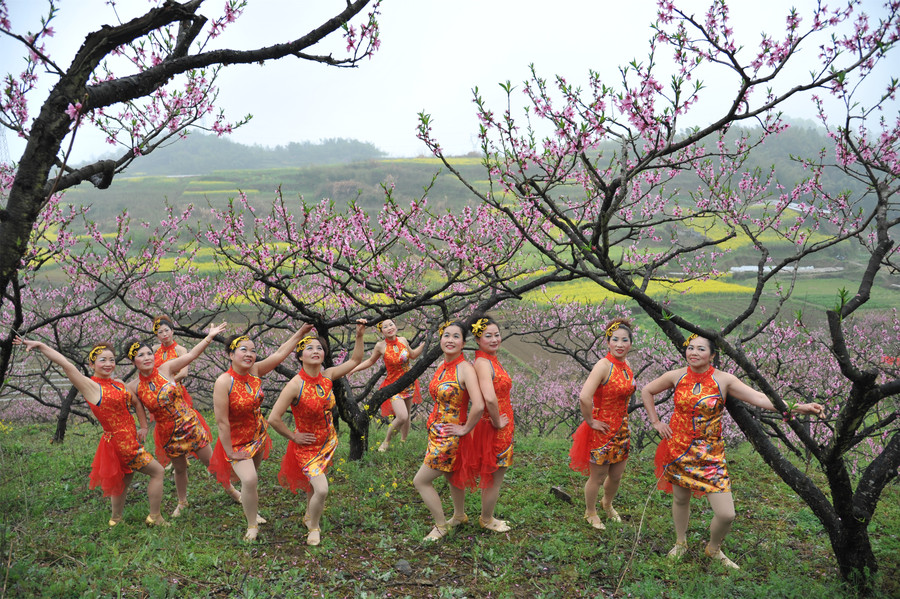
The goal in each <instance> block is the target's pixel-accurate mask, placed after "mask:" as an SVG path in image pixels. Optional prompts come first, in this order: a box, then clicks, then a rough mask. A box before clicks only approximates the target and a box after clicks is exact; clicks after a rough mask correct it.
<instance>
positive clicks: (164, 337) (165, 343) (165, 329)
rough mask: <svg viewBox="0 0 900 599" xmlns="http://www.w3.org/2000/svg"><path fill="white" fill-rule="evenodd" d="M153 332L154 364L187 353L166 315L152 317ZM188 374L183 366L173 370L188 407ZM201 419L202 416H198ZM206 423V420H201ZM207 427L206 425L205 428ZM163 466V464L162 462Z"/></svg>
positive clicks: (190, 405)
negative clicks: (154, 342) (185, 383)
mask: <svg viewBox="0 0 900 599" xmlns="http://www.w3.org/2000/svg"><path fill="white" fill-rule="evenodd" d="M153 334H154V335H156V339H157V341H159V343H156V344H154V345H153V348H152V349H153V361H154V365H155V366H161V365H162V364H163V363H164V362H168V361H169V360H174V359H175V358H177V357H179V356H183V355H185V354H186V353H187V349H185V347H184V346H183V345H179V343H178V342H177V341H175V324H174V323H173V322H172V319H171V318H169V317H168V316H157V317H156V318H154V319H153ZM187 374H188V367H187V366H184V367H183V368H182V369H181V370H178V371H176V372H175V375H174V380H175V383H176V384H177V385H178V386H180V387H181V396H182V397H183V398H184V401H185V402H186V403H187V405H188V406H189V407H194V400H193V398H192V397H191V394H190V393H188V391H187V389H185V388H184V384H183V381H184V379H185V377H186V376H187ZM200 418H201V420H202V418H203V417H202V416H200ZM203 424H204V425H206V422H205V421H204V422H203ZM208 428H209V427H208V426H207V429H208ZM163 465H164V466H165V464H163Z"/></svg>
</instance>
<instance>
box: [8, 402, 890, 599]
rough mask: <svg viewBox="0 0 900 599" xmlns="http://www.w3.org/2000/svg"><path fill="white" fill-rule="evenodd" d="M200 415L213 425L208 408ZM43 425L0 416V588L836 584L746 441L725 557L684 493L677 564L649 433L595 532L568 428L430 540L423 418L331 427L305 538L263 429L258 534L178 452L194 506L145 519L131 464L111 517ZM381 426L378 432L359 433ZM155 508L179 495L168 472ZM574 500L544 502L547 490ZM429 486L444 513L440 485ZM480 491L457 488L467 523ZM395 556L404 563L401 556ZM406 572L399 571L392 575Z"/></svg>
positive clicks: (667, 589) (709, 591)
mask: <svg viewBox="0 0 900 599" xmlns="http://www.w3.org/2000/svg"><path fill="white" fill-rule="evenodd" d="M207 420H208V421H209V422H210V423H214V419H213V418H212V417H211V414H207ZM51 433H52V430H51V428H50V427H49V425H12V426H5V425H4V426H3V427H2V430H0V472H3V474H4V476H3V477H2V478H0V505H3V506H4V509H3V512H2V516H0V581H2V583H0V584H2V587H0V588H2V591H0V596H5V597H66V598H69V597H97V596H104V597H112V596H119V597H188V596H190V597H247V598H249V597H313V596H316V597H348V596H353V597H488V596H490V597H529V598H531V597H560V598H566V599H568V598H571V597H610V596H612V595H613V592H614V591H615V590H616V589H618V592H619V596H623V597H627V596H633V597H669V598H676V597H685V598H687V597H690V598H691V599H700V598H703V597H710V598H716V599H720V598H721V597H735V598H738V597H740V598H751V597H758V598H761V599H771V598H773V597H798V598H809V597H849V596H851V594H850V593H849V591H848V590H847V589H845V588H844V586H843V585H842V583H841V582H840V581H839V579H838V575H837V571H836V567H835V564H834V561H833V559H832V558H831V557H830V548H829V545H828V540H827V537H826V535H825V533H824V532H823V531H822V529H821V527H820V526H819V523H818V521H817V520H816V519H815V517H813V515H812V513H811V512H810V510H809V509H807V508H806V507H805V505H804V504H803V503H802V502H801V501H800V500H799V499H798V498H797V497H796V496H795V495H794V494H793V492H791V490H790V489H789V488H788V487H787V486H786V485H784V484H783V483H782V482H781V481H780V480H779V479H778V478H777V477H776V476H775V475H774V474H773V473H772V472H771V471H770V470H769V469H768V468H767V467H766V466H765V464H764V463H763V462H762V460H761V459H760V458H759V457H758V456H757V455H756V454H755V453H753V452H752V451H751V450H750V449H749V447H748V446H747V445H746V444H744V445H742V446H740V447H736V448H735V447H731V448H729V449H728V450H727V451H728V454H729V467H730V470H731V474H732V478H733V481H734V493H735V503H736V508H737V513H738V518H737V520H736V521H735V526H734V529H733V531H732V533H731V534H730V535H729V537H728V538H727V539H726V542H725V547H724V548H725V550H726V552H727V553H728V554H729V555H730V556H731V557H732V558H733V559H734V560H735V561H737V562H738V563H739V564H740V565H741V566H742V570H741V571H739V572H731V571H726V570H724V569H723V568H722V567H720V566H718V565H717V564H712V563H710V561H709V560H708V559H706V558H705V557H704V556H703V554H702V548H703V544H704V543H705V540H706V539H707V534H708V526H709V521H710V518H711V513H710V511H709V508H708V505H707V503H706V502H705V501H697V500H695V501H694V504H693V505H694V508H693V512H692V519H691V526H690V529H689V533H688V542H689V547H690V549H689V553H688V554H687V556H686V557H685V558H684V559H683V561H682V562H681V563H680V564H677V565H673V564H672V563H671V562H669V560H668V559H667V558H666V552H667V551H668V550H669V548H670V547H671V545H672V543H673V538H674V533H673V529H672V522H671V513H670V507H671V498H670V497H668V496H666V495H664V494H662V493H661V492H657V491H654V488H655V477H654V475H653V449H654V448H653V447H648V448H645V449H644V451H643V452H641V453H640V454H639V455H633V456H632V458H631V460H630V462H629V464H628V468H627V470H626V473H625V477H624V480H623V485H622V488H621V490H620V492H619V496H618V500H617V508H618V510H619V512H620V513H621V514H622V517H623V519H624V522H623V523H622V524H621V525H614V524H610V525H609V526H608V528H607V530H606V531H605V532H599V531H595V530H593V529H591V528H590V527H589V526H588V525H587V524H586V523H585V522H584V521H583V519H582V513H583V509H584V508H583V504H582V501H583V500H582V499H581V489H582V486H583V484H584V477H582V476H581V475H579V474H575V473H573V472H572V471H571V470H569V469H568V467H567V462H568V460H567V453H568V449H569V442H568V440H566V439H564V438H550V439H545V438H537V437H522V436H519V437H518V438H517V441H516V443H517V445H516V458H515V464H514V466H513V467H512V468H511V469H510V471H509V473H508V475H507V482H506V485H505V487H504V492H503V494H502V495H501V497H500V502H499V504H498V508H497V515H498V517H501V518H504V519H508V520H509V522H510V524H511V525H512V527H513V528H512V531H510V532H509V533H506V534H499V535H498V534H496V533H490V532H487V531H483V530H481V529H480V528H479V527H478V526H477V524H476V525H472V524H469V525H465V526H462V527H460V528H458V529H456V530H455V531H454V532H453V533H452V534H451V535H450V536H449V537H448V538H446V539H444V540H442V541H441V542H438V543H435V544H431V545H426V544H423V543H422V542H421V539H422V537H423V536H424V535H425V534H426V533H427V532H428V530H429V529H430V523H429V517H428V512H427V510H426V508H425V506H424V505H423V504H422V502H421V500H420V499H419V496H418V494H417V493H416V491H415V489H414V488H413V487H412V484H411V480H412V477H413V475H414V473H415V472H416V470H417V469H418V467H419V465H420V464H421V460H422V455H423V454H424V435H423V432H422V423H421V419H419V420H417V421H416V422H414V430H413V432H412V434H411V435H410V440H409V442H407V443H406V444H403V445H401V444H396V446H395V447H392V448H391V451H390V452H389V453H386V454H380V453H377V452H371V453H369V454H368V455H366V457H365V458H364V459H363V460H361V461H359V462H355V463H348V462H346V461H345V460H346V455H347V453H346V448H347V442H346V438H345V437H343V436H342V439H341V445H340V446H339V448H338V452H337V456H336V462H335V466H334V469H333V470H332V472H331V473H330V476H329V480H330V494H329V497H328V500H327V503H326V509H325V515H324V518H323V522H322V535H323V537H322V538H323V543H322V545H321V546H320V547H317V548H310V547H307V546H306V545H305V544H304V540H305V534H304V529H303V528H302V524H301V522H300V517H301V515H302V504H301V500H300V499H299V498H298V497H297V496H294V495H292V494H290V493H288V492H287V491H284V490H283V489H281V488H280V487H279V486H278V485H277V482H276V473H277V470H278V468H279V461H280V458H281V456H282V455H283V453H284V449H285V443H284V440H283V439H281V438H280V437H277V436H276V437H275V439H274V440H275V447H274V449H273V452H272V457H271V458H270V459H269V460H268V461H266V462H264V464H263V466H262V469H261V474H260V498H261V508H260V512H261V513H262V514H263V515H264V516H265V517H266V518H267V519H268V520H269V524H266V525H264V526H263V527H262V529H261V531H260V538H259V540H258V542H257V543H256V544H254V545H246V544H244V543H242V542H241V541H240V537H241V535H242V534H243V531H244V521H243V515H242V512H241V509H240V506H238V505H236V504H234V503H231V502H230V500H228V498H227V497H226V495H225V494H224V492H222V490H221V488H220V487H218V485H217V484H216V483H215V481H214V479H213V478H211V477H209V476H206V475H205V474H204V473H203V472H202V471H201V470H202V468H201V467H200V466H198V463H197V462H196V461H192V462H191V467H190V470H189V472H190V477H191V481H190V485H189V499H190V502H191V506H190V508H189V509H188V511H187V512H186V514H185V515H183V516H182V517H181V518H180V519H179V520H178V521H177V525H175V526H171V527H169V528H162V529H148V528H147V527H145V526H144V525H143V518H144V517H145V516H146V512H147V499H146V477H143V476H141V475H140V474H137V475H135V479H134V482H135V484H134V488H133V489H132V490H131V495H130V496H129V499H128V503H127V506H126V509H125V522H124V523H123V524H122V525H120V526H117V527H116V528H114V529H109V528H107V525H106V521H107V519H108V517H109V502H108V500H106V499H103V498H102V497H101V495H100V493H99V492H97V491H96V490H94V491H91V490H88V489H87V475H88V471H89V469H90V463H91V458H92V456H93V453H94V450H95V448H96V445H97V441H98V439H99V437H100V429H99V428H98V427H94V426H91V425H88V424H74V425H73V426H72V427H71V428H70V433H69V435H68V436H67V441H66V443H65V445H62V446H49V445H47V439H49V438H50V436H51ZM383 435H384V429H381V430H378V431H376V432H375V433H374V437H375V439H374V441H373V442H372V443H371V444H372V445H373V446H374V445H377V442H378V441H380V440H381V438H382V437H383ZM165 484H166V486H165V497H164V513H166V514H168V513H170V512H171V510H172V509H173V508H174V507H175V497H174V485H173V482H172V479H171V476H169V477H167V480H166V483H165ZM554 486H556V487H560V488H561V489H563V490H564V491H566V492H567V493H569V494H570V495H571V497H572V498H573V502H572V503H567V502H565V501H562V500H560V499H558V498H557V497H556V496H555V495H554V494H552V493H551V487H554ZM437 489H438V492H439V493H440V494H441V495H442V497H443V499H444V505H445V509H448V510H449V505H450V500H449V495H448V492H447V489H446V486H445V484H444V483H443V482H438V483H437ZM478 510H479V507H478V497H477V496H476V495H473V494H469V495H468V496H467V512H468V515H469V517H470V518H473V517H474V520H475V521H477V515H478ZM870 531H871V535H872V541H873V544H874V550H875V554H876V555H877V556H878V559H879V562H880V567H881V572H882V576H881V578H880V579H879V582H878V593H877V595H876V596H877V597H885V598H886V597H895V596H897V594H898V593H900V586H898V583H900V581H898V579H897V577H896V576H895V573H896V572H897V571H900V570H898V568H900V544H898V538H900V536H898V532H900V488H898V487H897V485H893V486H890V487H889V488H888V489H887V490H886V492H885V493H884V495H883V497H882V499H881V503H880V505H879V508H878V511H877V512H876V513H875V515H874V518H873V521H872V525H871V526H870ZM401 560H405V562H406V563H407V564H408V568H409V569H408V570H406V566H405V564H402V563H401ZM404 572H406V573H404Z"/></svg>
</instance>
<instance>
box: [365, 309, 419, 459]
mask: <svg viewBox="0 0 900 599" xmlns="http://www.w3.org/2000/svg"><path fill="white" fill-rule="evenodd" d="M375 326H376V328H377V329H378V330H379V331H380V332H381V334H382V335H384V340H382V341H379V342H378V343H376V344H375V347H374V348H372V355H371V356H369V357H368V358H367V359H366V361H365V362H363V363H362V364H360V365H359V366H357V367H356V368H354V369H353V372H359V371H361V370H366V369H368V368H371V367H372V366H373V365H374V364H375V362H377V361H378V359H379V358H382V357H383V358H384V368H385V370H386V371H387V372H386V375H385V377H384V382H383V383H381V386H382V387H387V386H388V385H390V384H391V383H393V382H394V381H396V380H397V379H399V378H400V377H401V376H403V375H404V374H405V373H406V372H407V371H408V370H409V367H410V362H412V361H413V360H415V359H416V358H418V357H419V356H420V355H421V354H422V350H423V349H424V348H425V344H424V343H420V344H419V346H418V347H416V348H415V349H412V348H410V346H409V341H407V340H406V338H405V337H398V336H397V325H396V324H394V321H393V320H391V319H388V320H383V321H381V322H379V323H378V324H377V325H375ZM414 403H422V394H421V393H420V392H419V381H416V382H415V383H413V384H412V385H410V386H409V387H407V388H406V389H404V390H402V391H400V392H399V393H397V394H396V395H394V396H393V397H391V398H390V399H386V400H385V401H384V403H383V404H381V415H382V416H384V417H385V418H388V417H390V416H392V415H393V416H394V421H393V422H391V425H390V426H389V427H388V430H387V436H385V438H384V441H382V443H381V445H379V446H378V451H380V452H385V451H387V450H388V447H389V446H390V444H391V437H393V436H394V434H395V433H396V432H397V431H398V430H399V431H400V440H401V441H404V442H405V441H406V437H407V435H409V413H410V409H411V408H412V404H414Z"/></svg>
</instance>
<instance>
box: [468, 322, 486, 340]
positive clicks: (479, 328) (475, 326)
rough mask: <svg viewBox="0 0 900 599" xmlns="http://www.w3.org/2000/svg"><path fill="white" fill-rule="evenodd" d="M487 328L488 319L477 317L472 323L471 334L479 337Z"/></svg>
mask: <svg viewBox="0 0 900 599" xmlns="http://www.w3.org/2000/svg"><path fill="white" fill-rule="evenodd" d="M487 328H488V319H487V318H479V319H478V320H476V321H475V322H473V323H472V334H473V335H475V336H476V337H478V338H479V339H481V336H482V335H484V332H485V331H486V330H487Z"/></svg>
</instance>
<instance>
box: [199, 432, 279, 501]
mask: <svg viewBox="0 0 900 599" xmlns="http://www.w3.org/2000/svg"><path fill="white" fill-rule="evenodd" d="M270 449H272V438H271V437H269V435H266V440H265V441H263V445H262V448H261V451H262V459H264V460H266V459H268V458H269V450H270ZM209 471H210V473H212V474H213V475H214V476H215V477H216V480H217V481H219V484H220V485H222V486H223V487H225V488H226V489H227V488H228V485H229V484H233V483H236V482H239V481H240V478H238V475H237V474H235V473H234V468H232V467H231V462H230V461H229V460H228V457H227V456H226V455H225V448H224V447H222V441H221V440H220V439H216V446H215V448H214V449H213V453H212V457H211V458H210V459H209Z"/></svg>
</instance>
